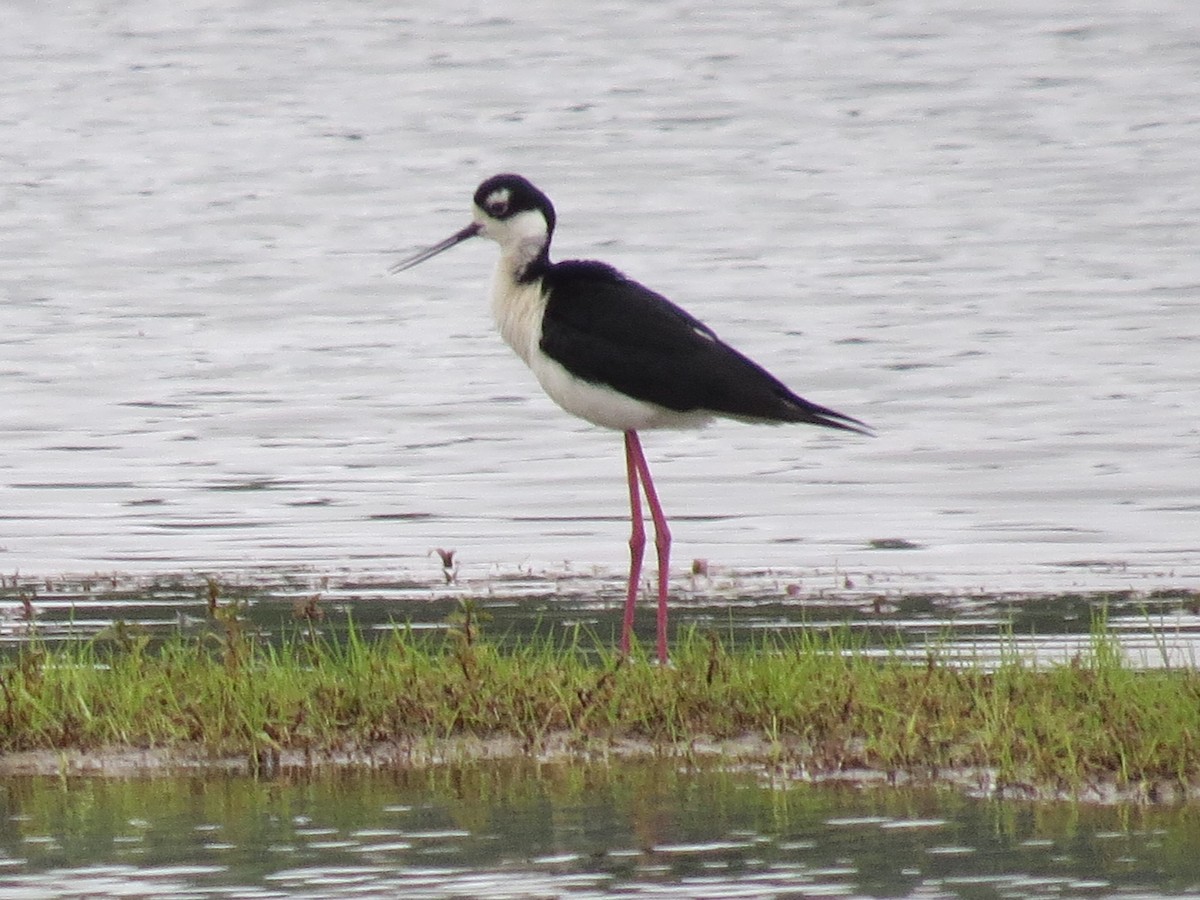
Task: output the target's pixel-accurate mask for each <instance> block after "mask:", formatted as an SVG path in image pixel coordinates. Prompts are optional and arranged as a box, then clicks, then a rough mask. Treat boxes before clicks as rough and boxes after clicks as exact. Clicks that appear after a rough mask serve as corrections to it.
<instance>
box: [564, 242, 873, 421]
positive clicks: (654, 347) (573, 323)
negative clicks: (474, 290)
mask: <svg viewBox="0 0 1200 900" xmlns="http://www.w3.org/2000/svg"><path fill="white" fill-rule="evenodd" d="M541 275H542V278H543V287H544V289H545V290H546V292H547V304H546V312H545V316H544V319H543V322H542V340H541V349H542V352H543V353H545V354H546V355H547V356H549V357H550V358H551V359H554V360H555V361H557V362H558V363H559V364H560V365H562V366H563V367H564V368H566V369H567V371H569V372H570V373H571V374H573V375H575V376H576V377H577V378H581V379H583V380H585V381H588V382H592V383H595V384H603V385H608V386H610V387H612V388H615V389H616V390H618V391H620V392H621V393H624V394H627V395H629V396H631V397H634V398H636V399H638V400H643V401H646V402H649V403H654V404H657V405H658V406H662V407H665V408H667V409H671V410H675V411H677V412H693V411H707V412H712V413H716V414H719V415H726V416H733V417H736V418H742V419H752V420H761V421H767V422H808V423H811V424H814V425H824V426H826V427H829V428H840V429H844V430H847V431H866V427H865V426H864V425H862V423H861V422H859V421H858V420H857V419H853V418H851V417H850V416H846V415H843V414H841V413H838V412H835V411H834V410H831V409H827V408H825V407H823V406H818V405H817V404H815V403H810V402H809V401H807V400H805V399H803V398H802V397H799V396H797V395H796V394H794V393H792V392H791V391H790V390H788V388H787V386H786V385H784V384H783V383H782V382H781V381H779V379H777V378H775V377H774V376H773V375H771V374H770V373H769V372H767V371H766V370H765V369H764V368H762V366H760V365H758V364H757V363H755V362H753V361H752V360H750V359H748V358H747V357H745V356H743V355H742V354H741V353H738V352H737V351H736V350H734V349H733V348H732V347H730V346H729V345H728V344H725V343H723V342H722V341H721V340H720V339H718V338H717V336H716V334H714V333H713V331H712V329H710V328H708V326H706V325H704V324H703V323H702V322H700V320H698V319H696V318H695V317H694V316H692V315H689V314H688V313H687V312H685V311H684V310H682V309H680V308H679V307H678V306H676V305H675V304H674V303H672V302H671V301H669V300H667V299H666V298H665V297H663V296H662V295H660V294H657V293H655V292H654V291H652V290H650V289H649V288H646V287H644V286H643V285H641V284H638V283H637V282H636V281H633V280H631V279H629V278H626V277H625V276H624V275H622V274H621V273H620V272H618V271H617V270H616V269H614V268H613V267H611V266H608V265H605V264H604V263H599V262H584V261H572V262H562V263H558V264H555V265H551V266H548V267H547V268H545V269H544V270H543V271H542V273H541Z"/></svg>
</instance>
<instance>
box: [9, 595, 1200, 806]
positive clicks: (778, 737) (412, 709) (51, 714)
mask: <svg viewBox="0 0 1200 900" xmlns="http://www.w3.org/2000/svg"><path fill="white" fill-rule="evenodd" d="M478 618H479V617H478V614H477V613H476V612H474V611H473V610H472V609H470V608H467V609H466V610H465V611H464V613H463V614H462V615H461V616H460V617H459V618H458V620H457V621H456V623H455V625H454V627H453V628H452V630H451V632H450V634H449V635H448V636H446V635H442V636H439V637H432V638H430V637H424V638H422V637H419V636H417V635H416V634H415V633H414V632H412V631H408V630H404V629H399V630H396V631H394V632H390V633H384V634H383V636H381V637H377V638H372V639H368V638H367V637H366V636H364V635H363V634H362V633H360V632H359V631H358V630H356V629H355V628H353V627H351V628H350V630H349V633H348V636H346V637H345V638H339V639H337V640H329V639H325V638H322V637H320V636H319V635H318V634H316V633H315V631H313V630H311V629H302V628H298V629H297V630H296V632H295V633H294V634H293V635H292V636H291V637H290V638H288V639H286V640H285V641H284V642H283V643H282V644H281V645H280V644H269V643H267V642H265V641H261V640H259V639H257V638H256V637H255V636H254V635H253V634H252V633H251V632H249V631H248V630H246V629H245V627H244V626H243V624H242V623H241V621H240V620H239V619H238V617H237V614H236V609H232V608H223V609H220V610H217V613H216V617H215V619H214V623H215V625H216V627H215V629H214V630H212V631H210V632H208V633H207V634H206V636H204V637H200V638H195V637H192V638H187V637H183V636H178V637H174V638H170V639H168V640H166V641H165V642H163V643H161V644H159V645H156V646H153V647H151V646H150V644H149V642H148V641H147V640H146V639H145V638H142V637H138V636H137V635H132V634H129V633H127V632H125V631H123V630H121V629H117V630H116V631H115V632H113V633H112V634H110V635H109V636H108V639H105V640H101V639H93V640H91V641H86V642H84V641H81V642H78V643H74V644H68V645H66V646H62V647H56V648H54V649H49V648H47V647H45V646H39V645H37V644H36V643H35V644H32V645H30V646H28V647H26V648H25V649H23V650H22V651H21V652H20V654H19V655H18V656H16V657H14V658H12V659H10V660H9V661H8V662H5V663H3V664H2V665H0V752H12V751H19V750H41V749H49V750H60V749H65V748H76V749H80V750H102V749H105V748H110V747H147V748H167V749H178V750H179V751H180V752H181V753H189V754H194V753H195V752H197V751H199V752H201V753H207V754H211V755H214V756H224V755H230V754H249V755H251V757H254V756H255V755H259V754H263V753H275V752H278V751H286V750H300V751H311V752H316V753H320V752H325V751H336V750H348V749H349V750H353V749H369V748H371V747H373V746H377V745H378V744H379V743H381V742H396V741H400V742H411V741H416V740H429V739H433V740H436V739H442V738H458V737H463V736H479V737H491V736H498V735H504V736H512V737H515V738H517V739H519V741H521V742H522V743H523V744H524V745H525V746H527V747H529V748H530V749H534V748H537V747H538V746H539V745H540V744H541V742H542V741H543V740H544V739H545V738H547V737H549V736H551V735H554V736H556V737H561V736H562V735H564V734H565V735H566V736H567V738H568V740H571V739H574V740H576V741H578V743H579V744H580V745H581V746H586V745H592V746H594V745H595V743H596V742H604V741H608V740H613V739H639V740H644V741H646V742H649V743H650V744H651V745H654V746H657V747H660V748H664V749H671V750H675V749H678V748H680V746H681V745H682V747H684V748H686V747H687V746H688V745H689V744H691V743H692V742H694V741H696V740H710V739H712V740H721V739H742V738H744V737H746V736H747V735H750V736H752V737H755V738H757V739H759V740H760V741H761V742H762V743H761V746H762V748H763V755H764V756H765V757H766V758H768V759H769V760H770V761H774V762H781V763H782V762H794V763H798V764H803V765H804V766H805V767H806V768H807V769H808V770H809V771H814V772H820V771H836V770H839V769H844V768H850V767H867V768H872V769H880V770H885V771H905V770H908V771H922V772H929V771H931V770H946V769H959V768H962V767H974V766H981V767H988V768H992V769H994V770H996V772H997V774H998V776H999V778H1000V780H1001V781H1003V782H1009V783H1011V782H1027V783H1032V784H1036V785H1051V786H1063V785H1080V784H1084V783H1087V782H1088V781H1090V780H1093V779H1107V780H1114V781H1115V782H1116V783H1117V784H1119V785H1136V784H1139V783H1145V782H1150V781H1154V782H1160V781H1163V780H1167V781H1173V782H1177V783H1179V784H1181V785H1188V786H1194V785H1196V784H1197V783H1198V782H1200V673H1197V672H1196V671H1195V670H1192V669H1176V670H1170V669H1162V670H1153V671H1134V670H1131V669H1129V668H1128V667H1126V666H1125V665H1124V664H1123V662H1122V661H1121V657H1120V654H1119V652H1118V651H1117V649H1116V648H1115V644H1114V642H1113V639H1112V638H1111V637H1110V636H1109V635H1108V634H1107V632H1106V631H1105V629H1104V625H1103V622H1100V623H1098V624H1097V626H1096V629H1095V630H1094V632H1093V636H1092V641H1091V646H1090V652H1088V653H1085V654H1082V655H1081V656H1080V657H1079V658H1077V659H1076V660H1074V661H1073V662H1072V663H1071V664H1069V665H1055V666H1040V667H1039V666H1035V665H1033V664H1030V663H1027V662H1023V661H1021V660H1020V659H1019V658H1017V657H1016V656H1015V655H1013V656H1012V657H1011V658H1009V659H1006V660H1005V661H1004V662H1003V663H1002V664H1001V665H1000V666H999V667H998V668H996V669H993V670H990V671H985V670H983V669H978V668H971V667H969V666H968V667H962V666H960V665H951V664H948V663H945V662H943V661H940V660H939V659H938V658H937V654H936V651H935V652H933V653H932V654H931V655H930V656H929V658H928V659H927V660H926V661H925V662H924V663H923V664H914V663H913V662H912V661H911V660H910V659H904V658H901V657H900V656H899V655H898V654H897V655H888V654H885V655H884V656H882V657H880V656H879V655H878V654H868V653H867V652H865V648H864V647H862V646H860V645H856V643H855V641H856V639H855V638H854V637H853V636H852V635H851V633H850V632H849V631H844V632H840V631H834V632H832V633H828V632H824V633H815V632H809V631H803V632H800V633H799V634H797V635H794V636H789V637H770V636H769V637H765V638H764V639H763V640H762V641H761V643H759V644H758V645H756V646H754V647H750V648H738V649H729V647H728V646H727V645H726V644H725V643H723V642H722V641H721V640H720V639H719V638H718V637H716V636H715V635H709V634H703V633H700V632H697V631H688V632H686V633H684V634H682V635H680V636H679V638H678V639H677V641H676V643H675V645H674V647H673V648H672V655H671V659H672V664H671V666H669V667H666V668H663V667H659V666H657V665H654V664H652V663H651V662H650V661H649V659H648V658H647V657H646V656H645V655H643V654H641V653H640V652H639V653H635V654H634V655H633V656H632V657H631V658H628V659H622V658H620V657H618V656H616V655H615V654H613V653H612V652H611V651H609V650H607V649H606V648H603V647H597V646H593V645H592V644H591V643H590V642H587V641H586V640H583V639H581V638H579V637H578V636H576V637H575V638H571V639H567V640H564V641H556V640H554V639H551V638H550V637H541V638H535V639H533V640H531V641H529V642H527V643H525V644H523V645H521V646H520V647H518V648H517V649H514V650H509V651H503V652H502V651H501V650H499V649H497V647H495V646H494V645H492V644H490V643H489V642H488V641H487V640H486V639H485V638H483V637H481V635H480V629H479V621H478Z"/></svg>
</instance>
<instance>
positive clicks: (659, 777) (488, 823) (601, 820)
mask: <svg viewBox="0 0 1200 900" xmlns="http://www.w3.org/2000/svg"><path fill="white" fill-rule="evenodd" d="M1198 840H1200V817H1198V815H1197V811H1196V809H1195V808H1194V807H1187V806H1184V807H1177V808H1168V809H1115V808H1102V807H1088V806H1073V805H1065V804H1064V805H1057V806H1037V805H1030V804H1024V803H1017V802H999V801H982V800H973V799H970V798H966V797H961V796H958V795H955V794H951V793H946V792H937V791H932V790H887V791H883V790H878V789H866V790H860V789H855V788H838V787H820V788H818V787H813V786H797V785H794V784H788V783H787V782H786V781H783V780H772V779H770V778H763V777H756V776H754V775H750V774H745V773H737V772H729V771H721V770H712V769H686V768H681V767H680V766H679V765H678V764H677V763H675V762H668V761H659V762H642V763H621V764H619V765H616V766H588V765H579V764H572V765H567V764H557V763H534V762H528V761H527V762H511V761H510V762H490V763H480V764H470V765H455V766H442V767H434V768H431V769H428V770H417V771H403V772H375V773H367V772H361V771H358V772H336V771H334V772H317V773H303V774H299V773H298V774H290V775H289V774H285V775H283V776H282V777H280V778H279V779H276V780H273V781H255V780H252V779H248V778H245V777H235V776H229V777H218V778H213V777H205V778H156V779H128V780H120V779H117V780H112V779H86V778H83V779H55V778H9V779H6V780H5V781H4V782H3V790H2V792H0V898H18V897H20V898H24V897H31V896H38V897H82V896H95V895H97V894H103V895H106V896H122V897H145V896H154V897H178V898H201V897H228V896H237V897H264V898H266V897H279V898H282V897H310V898H326V897H328V898H332V897H364V896H403V897H414V898H416V897H484V896H486V897H649V896H654V897H679V898H683V897H687V898H701V897H709V898H743V897H757V898H763V897H815V896H834V897H919V898H927V900H931V898H950V897H961V898H970V900H983V898H1011V897H1031V898H1032V897H1054V898H1060V897H1080V898H1084V897H1086V898H1095V897H1129V898H1133V897H1137V898H1154V897H1164V896H1194V894H1195V891H1196V890H1197V889H1198V888H1200V864H1198V863H1197V860H1196V854H1195V846H1196V842H1197V841H1198Z"/></svg>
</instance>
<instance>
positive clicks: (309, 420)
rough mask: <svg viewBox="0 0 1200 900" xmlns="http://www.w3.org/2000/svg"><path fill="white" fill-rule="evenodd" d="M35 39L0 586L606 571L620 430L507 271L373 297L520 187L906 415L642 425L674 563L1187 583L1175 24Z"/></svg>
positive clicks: (584, 231) (141, 24)
mask: <svg viewBox="0 0 1200 900" xmlns="http://www.w3.org/2000/svg"><path fill="white" fill-rule="evenodd" d="M4 18H5V24H4V51H3V54H0V133H2V135H3V150H2V151H0V172H2V173H3V190H2V191H0V296H2V303H0V569H3V570H4V571H8V572H10V573H11V572H16V571H20V572H25V573H34V574H57V573H60V572H64V571H94V570H103V571H111V570H120V571H126V572H153V571H163V570H169V571H175V570H178V569H180V568H187V567H192V566H195V567H225V568H237V567H242V566H260V565H285V566H286V565H313V566H317V567H339V566H347V567H351V568H356V569H358V570H362V571H371V572H397V571H400V572H412V571H417V572H421V571H425V572H433V573H435V574H436V566H435V564H434V563H433V562H432V561H431V559H430V558H429V556H428V553H429V551H430V550H431V549H432V548H434V547H453V548H455V549H457V550H458V551H459V559H460V561H461V564H462V565H463V566H464V567H465V569H466V570H468V571H473V572H475V573H476V574H485V573H487V572H489V571H491V570H492V569H494V568H496V567H500V568H505V567H508V568H509V569H515V568H517V567H519V566H523V565H530V566H534V567H541V566H543V565H559V564H561V563H562V561H564V560H566V561H569V562H570V563H571V564H573V565H576V566H583V567H586V566H601V567H606V568H608V569H619V568H620V567H621V566H622V565H623V562H624V556H625V546H624V542H625V540H626V537H627V535H626V526H625V525H624V524H623V520H624V516H625V510H624V503H625V493H624V489H623V486H622V477H623V473H622V461H621V454H620V450H619V441H618V439H617V438H616V437H615V436H614V435H612V434H608V433H604V432H602V431H600V430H597V429H594V428H591V427H589V426H586V425H583V424H581V423H579V422H575V421H573V420H572V419H571V418H570V417H568V416H566V415H564V414H562V413H561V412H560V411H558V410H557V409H556V408H555V407H554V406H553V405H552V404H551V403H550V402H549V401H548V400H546V399H545V398H544V397H542V396H541V394H540V392H539V391H538V389H537V387H536V385H535V383H534V382H533V379H532V377H531V376H530V375H529V374H528V373H527V372H526V371H524V369H523V368H522V366H521V364H520V363H519V362H518V361H517V360H516V359H515V358H513V357H512V355H511V353H510V352H509V351H508V350H507V348H505V347H504V346H502V344H501V342H500V340H499V339H498V338H497V337H496V336H495V335H494V334H493V333H492V326H491V323H490V321H489V318H488V312H487V303H486V299H485V295H486V289H487V283H488V279H489V272H490V268H491V266H492V264H493V262H494V248H493V247H491V246H488V245H485V243H484V242H478V246H475V245H471V246H469V247H464V248H462V249H460V250H459V251H458V252H456V253H455V254H453V255H451V256H448V257H443V258H441V259H439V260H438V261H437V262H436V263H430V264H428V265H427V266H425V267H422V268H421V269H419V270H417V271H414V272H410V273H405V274H404V276H403V277H390V276H388V275H387V274H386V267H387V265H388V263H389V262H390V261H391V260H393V259H394V258H395V256H396V254H397V253H400V252H406V251H407V250H409V249H410V248H412V247H413V246H416V245H420V244H422V243H425V242H428V241H430V240H432V239H436V238H439V237H441V236H442V235H443V234H444V233H448V232H449V231H450V230H452V229H454V228H457V227H459V226H460V225H461V223H462V222H463V221H465V215H466V205H467V202H468V200H469V196H470V192H471V191H472V190H473V188H474V186H475V184H476V183H477V182H478V181H479V180H480V179H481V178H482V177H484V176H486V175H488V174H491V173H493V172H494V171H497V170H503V169H512V170H518V171H521V172H523V173H526V174H528V175H529V176H531V177H532V178H534V179H535V180H536V181H537V182H538V183H539V184H540V185H542V186H543V187H544V188H545V189H546V190H547V191H548V192H549V193H550V194H551V196H553V197H554V199H555V200H556V201H557V204H558V206H559V211H560V235H559V241H558V246H559V252H560V254H561V255H563V256H575V255H597V256H602V257H604V258H606V259H608V260H611V261H612V262H614V263H616V264H618V265H619V266H621V267H622V268H624V269H625V270H627V271H628V272H629V273H630V274H632V275H634V276H635V277H638V278H640V279H642V280H645V281H647V282H648V283H650V284H652V285H654V286H655V287H657V288H659V289H660V290H662V291H663V292H665V293H667V294H668V295H669V296H671V297H673V298H675V299H677V300H678V301H680V302H682V303H684V304H685V305H687V306H688V307H689V308H690V309H691V310H693V311H694V312H695V313H697V314H698V315H700V316H701V317H702V318H704V319H705V320H707V321H709V322H710V324H712V325H713V326H714V327H715V328H716V329H717V330H718V331H719V332H720V333H721V334H722V335H723V336H724V337H726V338H727V339H729V340H730V341H731V342H733V343H734V344H735V345H737V346H739V347H741V348H743V349H744V350H746V351H747V352H748V353H750V354H751V355H752V356H754V357H755V358H757V359H759V360H761V361H762V362H763V363H764V364H765V365H767V367H768V368H770V369H772V370H773V371H775V372H777V373H778V374H780V375H781V376H782V377H783V378H784V380H786V381H788V382H789V383H790V384H792V385H793V386H795V387H796V388H797V389H798V390H800V391H801V392H802V393H804V394H806V395H808V396H810V397H812V398H814V399H816V400H818V401H820V402H822V403H826V404H828V405H831V406H834V407H835V408H839V409H842V410H845V411H846V412H848V413H851V414H853V415H856V416H860V417H862V418H864V419H866V420H868V421H869V422H871V423H872V424H873V425H874V426H875V427H876V428H877V430H878V432H879V437H878V438H877V439H875V440H866V439H857V438H852V437H846V436H841V435H834V434H819V433H815V432H813V431H805V430H803V429H792V430H780V429H772V428H764V427H746V426H740V425H736V424H723V425H720V426H717V427H714V428H711V429H709V430H708V431H706V432H704V433H701V434H670V433H663V434H654V435H651V436H649V437H648V439H647V445H648V451H649V453H650V454H651V456H652V458H653V460H654V466H655V471H656V475H657V478H658V481H659V483H660V486H661V492H662V494H663V498H664V502H665V503H666V505H667V507H668V509H669V510H670V511H671V512H672V513H673V514H674V521H675V523H676V528H675V532H676V539H677V557H678V559H679V560H681V561H682V564H683V566H685V567H686V562H687V561H688V560H690V559H691V558H704V559H711V560H713V561H714V562H716V563H719V564H722V565H726V566H733V567H747V566H796V567H825V568H829V567H834V566H839V567H841V568H842V569H843V570H846V571H851V572H854V573H856V574H858V575H860V576H862V575H863V574H868V575H869V574H873V573H877V572H882V573H887V574H888V575H889V577H897V578H900V579H901V580H903V579H906V578H912V579H915V580H916V581H921V580H927V579H930V578H934V579H937V580H941V581H942V582H945V583H948V584H951V585H963V584H968V585H971V586H977V585H978V586H982V587H984V588H988V589H1002V588H1006V587H1015V588H1017V589H1033V588H1039V587H1047V588H1051V589H1053V588H1061V587H1063V586H1075V585H1082V586H1094V585H1097V584H1099V585H1101V586H1104V587H1108V586H1114V585H1115V586H1134V587H1142V586H1146V587H1156V586H1162V585H1167V586H1178V585H1179V584H1181V583H1182V584H1185V585H1187V584H1190V585H1195V584H1197V581H1198V579H1200V495H1198V493H1197V483H1198V478H1197V474H1198V473H1200V424H1198V421H1200V420H1198V419H1197V417H1196V410H1197V408H1200V366H1198V365H1197V363H1196V359H1195V345H1196V342H1197V339H1198V338H1200V303H1198V302H1197V293H1198V291H1200V255H1197V253H1196V252H1195V249H1196V247H1197V246H1200V182H1198V181H1197V178H1196V167H1195V148H1196V147H1197V146H1200V116H1198V115H1197V113H1196V110H1197V109H1200V6H1198V5H1197V4H1195V3H1193V2H1191V0H1165V2H1161V3H1156V4H1154V5H1153V7H1152V8H1144V7H1142V6H1140V5H1136V4H1135V5H1130V4H1125V3H1116V2H1102V3H1093V4H1086V5H1083V6H1081V5H1079V4H1075V3H1067V2H1057V0H1051V2H1038V3H1026V2H1017V3H1005V4H999V5H997V4H978V3H972V2H965V0H938V2H934V3H925V4H920V5H918V6H912V7H908V6H905V5H903V4H901V5H896V4H890V3H873V2H868V0H863V2H853V3H841V2H838V3H834V2H816V3H810V4H803V5H796V4H793V3H758V2H756V3H752V4H751V3H733V4H723V5H722V6H721V8H720V9H714V8H712V7H710V6H697V5H694V4H689V3H685V2H667V3H661V4H649V5H647V4H635V3H627V2H600V3H593V4H589V5H587V6H586V8H578V9H572V10H571V11H570V12H569V13H568V12H566V11H564V10H563V9H561V8H560V7H559V6H557V5H555V4H550V3H542V2H534V3H529V2H520V3H516V2H508V0H499V2H495V3H489V4H488V5H487V9H486V10H482V9H481V8H480V7H478V6H477V5H476V4H469V3H455V2H450V3H440V4H434V5H426V6H423V7H420V8H416V7H413V8H411V9H409V8H403V9H402V8H398V7H396V6H395V4H391V3H382V2H380V3H375V2H358V0H355V2H349V0H340V2H338V0H335V2H331V3H323V4H320V5H313V4H304V3H295V2H283V3H276V2H271V3H266V2H258V0H244V2H236V0H217V2H203V3H202V2H194V0H184V2H179V3H172V4H160V3H154V2H149V0H127V2H117V3H112V2H99V0H85V2H80V3H72V4H52V5H49V6H47V5H45V4H39V3H32V2H16V3H10V4H8V5H7V7H6V9H5V13H4ZM896 539H901V540H902V542H903V543H902V544H899V545H897V544H896V543H895V540H896ZM880 542H882V543H880ZM896 546H902V547H905V548H906V549H889V548H892V547H896ZM1081 563H1100V564H1102V566H1101V569H1100V570H1095V569H1089V568H1087V567H1086V566H1080V564H1081ZM1114 572H1115V575H1114Z"/></svg>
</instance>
